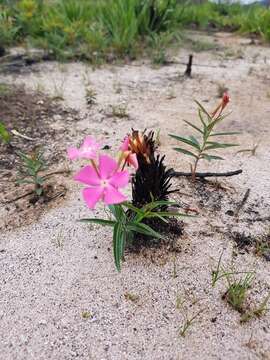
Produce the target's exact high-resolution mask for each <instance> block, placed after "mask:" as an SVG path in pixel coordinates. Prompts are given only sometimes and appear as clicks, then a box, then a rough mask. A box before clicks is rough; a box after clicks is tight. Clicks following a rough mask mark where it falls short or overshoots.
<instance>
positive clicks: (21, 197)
mask: <svg viewBox="0 0 270 360" xmlns="http://www.w3.org/2000/svg"><path fill="white" fill-rule="evenodd" d="M33 193H34V190H31V191H28V192H27V193H25V194H23V195H20V196H18V197H16V198H14V199H11V200H8V201H5V202H3V204H5V205H6V204H11V203H13V202H15V201H17V200H20V199H23V198H25V197H26V196H28V195H31V194H33Z"/></svg>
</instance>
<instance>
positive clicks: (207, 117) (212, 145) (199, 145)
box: [169, 93, 238, 181]
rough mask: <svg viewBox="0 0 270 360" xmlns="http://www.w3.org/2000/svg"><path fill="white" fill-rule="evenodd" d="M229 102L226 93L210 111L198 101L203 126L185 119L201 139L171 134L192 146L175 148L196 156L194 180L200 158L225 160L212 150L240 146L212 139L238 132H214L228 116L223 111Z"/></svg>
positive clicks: (193, 171) (192, 168) (193, 166)
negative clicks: (188, 148) (189, 148)
mask: <svg viewBox="0 0 270 360" xmlns="http://www.w3.org/2000/svg"><path fill="white" fill-rule="evenodd" d="M228 102H229V96H228V95H227V94H226V93H225V94H224V95H223V98H222V100H221V102H220V104H219V105H218V106H217V108H216V109H215V110H214V111H213V112H212V113H209V112H208V111H207V110H206V109H205V108H204V107H203V106H202V105H201V104H200V103H199V102H197V101H196V103H197V105H198V107H199V108H198V115H199V119H200V122H201V127H198V126H197V125H195V124H193V123H191V122H189V121H187V120H184V121H185V123H186V124H187V125H188V126H190V127H192V128H193V129H194V130H196V131H197V132H198V133H199V135H200V137H201V141H199V140H198V138H197V137H195V136H193V135H191V136H189V137H188V138H187V137H182V136H178V135H173V134H169V135H170V136H171V137H172V138H173V139H175V140H177V141H179V142H181V143H184V144H186V145H188V146H190V147H191V150H187V149H185V148H179V147H175V148H174V150H175V151H177V152H180V153H182V154H185V155H188V156H190V157H192V158H194V162H193V164H190V168H191V173H192V179H193V181H194V180H195V178H196V170H197V166H198V163H199V161H200V160H202V159H205V160H207V161H212V160H224V159H223V158H222V157H220V156H218V155H215V154H211V152H212V150H217V149H225V148H229V147H232V146H238V144H233V143H222V142H219V141H212V139H213V138H214V139H215V138H216V137H223V136H228V135H235V134H238V132H214V130H215V128H216V126H217V125H218V124H219V123H220V122H221V121H222V120H223V119H224V118H225V117H226V115H223V114H222V112H223V110H224V109H225V107H226V106H227V104H228Z"/></svg>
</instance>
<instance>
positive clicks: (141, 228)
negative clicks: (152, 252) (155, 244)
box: [127, 223, 162, 239]
mask: <svg viewBox="0 0 270 360" xmlns="http://www.w3.org/2000/svg"><path fill="white" fill-rule="evenodd" d="M127 229H128V230H130V231H134V232H137V233H139V234H143V235H148V236H153V237H155V238H158V239H162V236H161V235H160V234H159V233H158V232H156V231H155V230H153V229H152V228H151V227H150V226H148V225H146V224H143V223H129V224H128V225H127Z"/></svg>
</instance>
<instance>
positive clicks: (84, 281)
mask: <svg viewBox="0 0 270 360" xmlns="http://www.w3.org/2000/svg"><path fill="white" fill-rule="evenodd" d="M210 40H211V41H213V40H215V41H216V43H217V44H219V46H220V48H219V49H217V50H212V51H204V52H200V53H196V54H195V56H194V63H195V64H197V65H198V66H194V68H193V78H192V79H184V78H182V77H181V74H183V72H184V69H185V66H184V65H182V64H179V63H175V64H172V65H170V66H165V67H160V68H153V67H152V66H151V65H150V64H149V62H148V61H139V62H136V63H132V64H130V65H125V66H104V67H102V68H101V69H96V70H93V69H91V67H88V66H87V65H85V64H81V63H74V64H64V65H59V64H57V63H52V62H50V63H45V64H39V65H35V66H34V67H33V71H32V72H30V73H25V74H20V75H16V76H13V75H5V76H1V81H9V82H15V83H18V84H21V83H24V84H26V86H27V87H29V88H31V89H37V88H38V89H39V90H40V89H42V90H43V91H44V92H46V93H48V94H51V95H53V96H54V95H56V93H59V92H60V93H61V96H63V97H64V99H65V100H64V105H66V106H69V107H71V108H75V109H78V110H79V111H80V114H81V120H80V121H78V122H76V123H75V124H74V128H73V134H74V136H73V139H71V141H70V144H71V143H73V144H76V143H78V142H79V141H80V140H81V139H82V138H83V137H84V135H86V134H92V135H94V136H96V137H97V138H99V139H104V143H105V144H107V145H110V146H112V150H113V151H115V150H117V148H118V146H119V142H120V139H121V138H122V137H123V135H125V134H126V132H128V131H129V129H130V128H131V127H134V128H139V129H143V128H145V127H147V128H149V129H155V130H157V129H159V128H160V129H161V147H160V151H161V152H162V153H165V154H166V159H167V163H168V165H170V166H173V167H174V168H175V169H179V170H188V161H187V159H185V158H184V157H183V156H181V155H180V154H177V153H175V152H174V151H173V150H171V148H172V146H173V144H174V141H173V140H172V139H170V138H169V137H168V136H167V133H170V132H173V133H177V134H179V135H180V134H188V133H189V129H188V128H187V127H186V126H185V125H184V123H183V120H184V119H186V120H194V119H195V116H196V115H195V114H196V106H195V104H194V102H193V100H194V99H197V100H199V101H202V103H203V104H204V106H206V107H207V108H209V109H212V108H213V107H214V105H215V104H216V102H217V101H218V99H217V94H218V87H219V85H223V86H226V87H227V88H228V89H229V92H230V96H231V98H232V102H231V105H230V106H231V110H232V114H231V115H230V116H229V118H228V119H227V120H226V121H224V123H223V124H222V125H221V127H220V130H225V129H226V130H233V131H241V132H242V134H241V135H237V136H234V137H233V138H232V139H230V140H232V141H238V142H239V143H240V144H241V147H240V148H241V149H247V148H249V149H250V148H252V147H253V145H254V144H259V146H258V148H257V151H256V154H255V156H250V154H249V153H241V154H236V150H235V149H233V150H229V151H226V154H227V155H226V158H227V161H225V162H217V163H213V164H211V169H212V170H217V171H221V170H224V171H226V170H234V169H238V168H242V169H243V174H242V175H240V176H238V177H234V178H229V179H226V180H220V181H219V183H220V184H221V185H222V186H223V187H224V188H226V189H227V190H226V191H225V190H222V189H218V188H217V187H214V186H211V185H205V186H204V187H201V186H195V187H194V185H192V184H190V183H189V182H188V181H186V180H175V184H176V185H177V186H178V187H180V189H181V192H183V193H185V194H184V195H177V196H176V199H177V200H178V201H179V202H180V203H181V204H182V205H183V206H184V207H185V206H190V207H193V208H196V209H198V210H199V212H200V216H199V217H198V218H196V219H189V220H185V233H184V235H183V236H182V237H181V238H180V239H179V240H178V245H179V247H180V251H179V252H177V253H172V252H170V251H169V250H168V249H165V248H163V249H160V250H155V251H154V250H151V249H147V250H144V251H142V252H141V253H139V254H134V253H127V254H126V257H125V260H126V261H125V262H124V264H123V269H122V272H121V273H120V274H118V273H117V272H116V270H115V268H114V264H113V258H112V252H111V238H112V236H111V235H112V234H111V231H110V229H106V228H100V227H98V226H91V227H90V226H87V225H81V224H79V223H78V222H76V221H77V220H78V219H80V218H82V217H85V216H91V215H92V214H91V213H89V210H88V209H87V208H86V206H85V205H84V203H83V201H82V199H81V195H80V187H79V186H77V185H76V184H74V183H73V182H72V181H70V184H69V187H70V189H69V196H68V200H66V201H65V202H62V204H61V206H60V207H59V208H56V209H53V210H51V211H49V212H48V213H45V214H44V216H43V217H42V218H41V220H40V221H39V222H37V223H34V224H33V225H31V226H25V227H22V228H20V229H17V230H14V231H9V232H5V233H1V235H0V238H1V241H0V261H1V274H0V278H1V287H0V299H1V300H0V301H1V306H0V319H1V321H0V358H1V359H5V360H11V359H12V360H15V359H19V360H22V359H25V360H31V359H35V360H37V359H39V360H41V359H44V360H48V359H57V360H64V359H65V360H71V359H93V360H101V359H113V360H120V359H121V360H122V359H130V360H135V359H136V360H137V359H146V360H147V359H157V360H158V359H166V360H167V359H172V360H174V359H179V360H180V359H192V360H197V359H200V360H201V359H205V360H208V359H226V360H235V359H241V360H242V359H270V326H269V325H270V319H269V314H266V315H265V316H263V317H261V318H260V319H253V320H251V321H250V322H248V323H246V324H240V322H239V320H240V314H239V313H237V312H236V311H235V310H234V309H232V308H231V307H229V305H228V304H227V303H226V302H225V301H224V300H222V298H221V297H222V294H224V292H225V290H226V284H225V282H224V281H220V282H218V284H217V286H216V287H215V288H212V286H211V270H212V269H213V268H214V267H215V265H216V264H217V261H218V258H219V255H220V253H221V251H222V249H223V251H224V253H223V259H222V262H223V265H224V266H225V267H226V268H230V267H231V266H233V267H234V268H235V269H237V270H256V279H255V281H254V283H253V286H252V288H251V289H250V291H249V296H248V303H249V304H250V305H251V306H255V305H258V302H261V301H262V299H264V298H265V296H266V295H267V294H268V292H269V291H270V273H269V262H267V261H266V260H265V259H263V258H262V257H258V256H255V255H254V252H253V251H252V250H250V251H249V252H247V251H239V250H238V249H236V248H235V243H234V241H233V240H232V233H233V232H238V233H240V234H241V233H243V232H244V233H245V234H247V235H252V236H253V237H254V238H255V239H256V237H260V236H264V235H265V234H267V232H269V229H270V223H269V221H267V220H266V221H256V218H258V217H267V216H269V205H270V181H269V178H270V172H269V163H270V151H269V135H270V134H269V119H270V106H269V101H270V100H269V99H270V98H269V96H270V76H269V68H270V60H269V58H270V48H266V47H262V46H254V45H249V41H248V40H247V39H241V38H237V37H233V36H231V35H228V34H217V35H216V36H215V38H214V39H213V38H210ZM229 47H230V48H229ZM189 52H190V50H187V49H181V50H179V51H178V52H177V53H176V55H175V56H174V60H175V61H176V62H180V63H181V62H185V61H186V59H187V56H188V54H189ZM87 87H88V88H89V87H90V88H92V89H94V90H95V91H96V93H97V96H96V98H97V105H95V106H93V107H91V108H90V109H89V108H87V106H86V101H85V92H86V88H87ZM119 104H122V105H125V106H127V113H128V114H129V118H121V119H120V118H115V117H113V116H110V113H111V106H117V105H119ZM55 126H57V124H55ZM70 144H68V143H67V144H66V145H67V146H68V145H70ZM72 166H73V167H74V169H75V168H76V167H77V165H72ZM200 169H201V170H204V169H209V168H208V164H201V167H200ZM248 188H250V190H251V191H250V196H249V198H248V200H247V203H246V204H245V205H244V207H243V208H242V209H241V210H240V212H239V216H238V217H237V218H236V217H234V216H229V215H228V210H235V209H236V207H237V205H238V204H239V203H240V202H241V200H242V198H243V196H244V194H245V192H246V190H247V189H248ZM95 214H96V215H97V216H103V215H104V210H103V209H102V207H100V208H98V210H96V211H95ZM183 301H184V303H183V306H182V307H180V308H179V306H177V303H178V304H179V302H183ZM195 314H198V316H197V317H196V319H195V320H194V323H193V324H192V326H191V327H190V328H189V329H188V331H187V333H186V337H181V336H180V334H179V331H180V329H181V328H182V327H183V325H184V323H185V321H186V319H187V318H189V319H190V318H191V317H192V316H194V315H195Z"/></svg>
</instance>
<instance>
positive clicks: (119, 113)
mask: <svg viewBox="0 0 270 360" xmlns="http://www.w3.org/2000/svg"><path fill="white" fill-rule="evenodd" d="M112 116H113V117H118V118H120V119H122V118H128V117H129V115H128V112H127V106H126V105H125V104H120V105H113V106H112Z"/></svg>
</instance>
